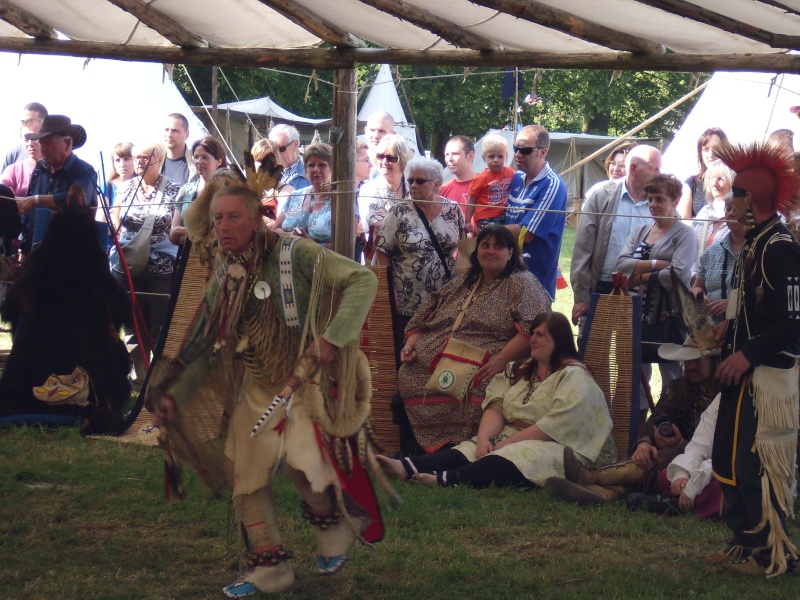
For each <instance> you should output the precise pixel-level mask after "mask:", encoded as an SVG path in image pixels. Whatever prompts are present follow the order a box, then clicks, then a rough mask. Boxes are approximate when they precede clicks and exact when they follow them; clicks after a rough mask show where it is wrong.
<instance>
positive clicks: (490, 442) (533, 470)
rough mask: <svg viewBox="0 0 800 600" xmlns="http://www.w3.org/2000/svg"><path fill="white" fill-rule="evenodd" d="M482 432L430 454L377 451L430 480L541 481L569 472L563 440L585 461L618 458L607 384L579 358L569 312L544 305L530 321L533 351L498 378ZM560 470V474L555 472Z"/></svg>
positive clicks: (389, 467)
mask: <svg viewBox="0 0 800 600" xmlns="http://www.w3.org/2000/svg"><path fill="white" fill-rule="evenodd" d="M482 408H483V415H482V416H481V421H480V427H479V428H478V435H477V436H476V437H474V438H472V439H470V440H467V441H465V442H462V443H461V444H459V445H458V446H456V447H455V448H452V449H449V450H441V451H439V452H436V453H434V454H431V455H430V456H423V457H419V458H402V459H400V460H394V459H391V458H387V457H385V456H378V461H379V462H380V463H381V465H382V466H383V468H384V470H385V471H386V473H387V474H388V475H390V476H393V477H397V478H399V479H410V478H414V479H416V480H418V481H422V482H423V483H426V484H429V485H434V484H437V483H438V484H439V485H444V486H452V485H458V484H464V485H469V486H471V487H478V488H481V487H487V486H490V485H492V484H494V485H497V486H517V487H530V486H531V484H533V485H536V486H540V487H542V486H543V485H544V482H545V480H546V479H548V478H549V477H562V476H563V475H561V474H563V473H564V447H565V446H570V447H571V448H572V449H573V450H574V451H575V453H576V455H577V456H578V457H579V459H580V460H581V462H582V463H586V464H587V465H595V466H601V465H607V464H610V463H612V462H613V461H614V460H616V456H617V451H616V446H615V445H614V440H613V438H612V437H611V416H610V415H609V413H608V407H607V405H606V401H605V397H604V396H603V392H602V391H601V390H600V388H599V387H598V386H597V384H596V383H595V381H594V379H592V376H591V374H590V373H589V371H587V370H586V367H585V366H584V365H583V364H582V363H581V362H580V361H579V360H578V351H577V349H576V348H575V341H574V339H573V337H572V327H571V326H570V324H569V320H568V319H567V318H566V317H565V316H564V315H562V314H561V313H542V314H540V315H538V316H537V317H536V318H535V319H534V320H533V322H532V323H531V340H530V358H527V359H525V360H522V361H518V362H515V363H513V364H510V365H508V366H507V367H506V369H505V371H504V372H503V373H502V374H501V375H498V376H497V377H495V378H494V379H492V382H491V383H490V384H489V387H488V388H487V390H486V398H485V399H484V401H483V405H482ZM556 474H558V475H556Z"/></svg>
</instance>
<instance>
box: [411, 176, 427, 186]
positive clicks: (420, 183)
mask: <svg viewBox="0 0 800 600" xmlns="http://www.w3.org/2000/svg"><path fill="white" fill-rule="evenodd" d="M429 181H433V179H423V178H422V177H417V178H415V179H409V180H408V183H409V185H411V184H414V183H416V184H417V185H425V184H426V183H428V182H429Z"/></svg>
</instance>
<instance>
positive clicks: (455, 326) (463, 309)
mask: <svg viewBox="0 0 800 600" xmlns="http://www.w3.org/2000/svg"><path fill="white" fill-rule="evenodd" d="M482 279H483V276H482V275H481V276H480V277H478V281H476V282H475V285H474V286H472V290H471V291H470V293H469V296H467V297H466V299H465V300H464V303H463V304H462V305H461V312H460V313H458V316H457V317H456V320H455V322H454V323H453V333H455V332H456V330H457V329H458V328H459V327H461V321H463V320H464V314H465V313H466V312H467V308H468V307H469V305H470V303H471V302H472V297H473V296H474V295H475V291H476V290H477V289H478V286H479V285H480V284H481V280H482Z"/></svg>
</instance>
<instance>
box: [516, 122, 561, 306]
mask: <svg viewBox="0 0 800 600" xmlns="http://www.w3.org/2000/svg"><path fill="white" fill-rule="evenodd" d="M549 150H550V134H549V133H548V132H547V130H546V129H545V128H544V127H541V126H540V125H528V126H527V127H523V128H522V129H521V130H520V132H519V134H518V135H517V140H516V141H515V142H514V165H515V166H516V167H517V169H518V170H517V172H516V174H515V175H514V179H513V180H512V181H511V190H510V192H509V197H508V206H507V208H506V216H505V218H506V227H508V229H509V230H510V231H511V233H512V234H513V235H514V236H515V237H517V238H518V239H519V243H520V245H521V246H522V256H523V258H524V259H525V263H526V264H527V265H528V270H529V271H530V272H531V273H533V274H534V275H536V278H537V279H538V280H539V281H540V282H541V284H542V285H543V286H544V289H546V290H547V293H548V294H549V295H550V299H551V300H555V297H556V278H557V277H558V254H559V252H560V251H561V237H562V235H563V234H564V223H565V221H566V210H567V186H566V185H564V182H563V181H562V179H561V177H559V176H558V174H557V173H556V172H555V171H553V169H551V168H550V165H549V164H548V163H547V161H546V160H545V158H546V157H547V152H548V151H549Z"/></svg>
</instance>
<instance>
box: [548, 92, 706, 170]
mask: <svg viewBox="0 0 800 600" xmlns="http://www.w3.org/2000/svg"><path fill="white" fill-rule="evenodd" d="M708 83H709V82H708V81H706V82H705V83H704V84H702V85H699V86H697V87H696V88H694V89H693V90H692V91H691V92H689V93H688V94H686V95H685V96H684V97H683V98H680V99H679V100H676V101H675V102H673V103H672V104H670V105H669V106H668V107H666V108H665V109H663V110H661V111H659V112H657V113H656V114H654V115H653V116H652V117H650V118H649V119H647V120H646V121H644V122H643V123H640V124H639V125H637V126H636V127H634V128H633V129H631V130H630V131H626V132H625V133H623V134H622V135H621V136H619V137H618V138H617V139H615V140H614V141H613V142H609V143H608V144H606V145H605V146H603V147H602V148H600V149H599V150H596V151H595V152H592V153H591V154H590V155H589V156H587V157H586V158H583V159H582V160H579V161H578V162H576V163H575V164H574V165H572V166H571V167H569V168H568V169H566V170H564V171H563V172H562V173H560V175H561V176H562V177H563V176H564V175H566V174H567V173H570V172H572V171H574V170H575V169H577V168H578V167H580V166H582V165H585V164H586V163H587V162H589V161H590V160H594V159H595V158H596V157H597V156H599V155H601V154H603V153H605V151H606V150H608V149H610V148H612V147H613V146H616V145H618V144H619V143H620V142H622V141H625V140H626V139H628V138H629V137H631V136H632V135H633V134H634V133H636V132H638V131H641V130H642V129H644V128H645V127H647V126H648V125H650V123H652V122H653V121H656V120H658V119H660V118H661V117H663V116H664V115H665V114H667V113H668V112H669V111H671V110H672V109H673V108H675V107H676V106H678V105H679V104H683V103H684V102H686V101H687V100H688V99H689V98H691V97H692V96H694V95H696V94H698V93H699V92H701V91H703V90H704V89H706V86H707V85H708Z"/></svg>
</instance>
